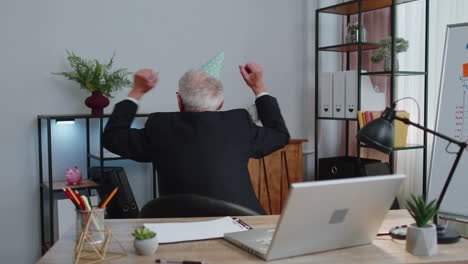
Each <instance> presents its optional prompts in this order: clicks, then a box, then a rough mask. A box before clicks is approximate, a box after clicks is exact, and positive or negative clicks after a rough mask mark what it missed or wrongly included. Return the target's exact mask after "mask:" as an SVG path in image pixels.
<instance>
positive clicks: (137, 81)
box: [103, 69, 159, 162]
mask: <svg viewBox="0 0 468 264" xmlns="http://www.w3.org/2000/svg"><path fill="white" fill-rule="evenodd" d="M158 80H159V74H158V73H157V72H155V71H153V70H150V69H143V70H139V71H138V72H136V73H135V76H134V86H133V89H132V90H131V91H130V93H129V94H128V97H129V98H128V99H127V100H124V101H122V102H120V103H118V104H116V105H115V108H114V111H113V112H112V115H111V117H110V118H109V121H108V122H107V125H106V128H105V130H104V134H103V145H104V147H105V148H107V149H108V150H110V151H112V152H113V153H115V154H118V155H120V156H122V157H125V158H128V159H133V160H136V161H141V162H149V161H151V149H150V146H151V136H150V133H151V132H150V131H151V130H150V128H149V127H148V126H147V125H148V124H150V123H151V122H148V121H149V120H148V121H147V122H146V126H145V128H143V129H135V128H130V126H131V124H132V121H133V118H134V117H135V114H136V111H137V108H138V105H137V102H138V100H140V99H141V97H142V96H143V95H144V94H145V93H147V92H148V91H150V90H151V89H153V87H154V86H155V85H156V84H157V82H158Z"/></svg>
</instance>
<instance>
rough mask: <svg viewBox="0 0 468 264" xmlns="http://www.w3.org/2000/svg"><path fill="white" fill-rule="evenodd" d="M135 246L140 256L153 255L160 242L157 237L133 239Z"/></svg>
mask: <svg viewBox="0 0 468 264" xmlns="http://www.w3.org/2000/svg"><path fill="white" fill-rule="evenodd" d="M133 246H134V247H135V252H136V253H137V255H140V256H151V255H153V254H154V253H155V252H156V250H157V249H158V247H159V242H158V238H157V237H153V238H151V239H143V240H138V239H135V240H134V241H133Z"/></svg>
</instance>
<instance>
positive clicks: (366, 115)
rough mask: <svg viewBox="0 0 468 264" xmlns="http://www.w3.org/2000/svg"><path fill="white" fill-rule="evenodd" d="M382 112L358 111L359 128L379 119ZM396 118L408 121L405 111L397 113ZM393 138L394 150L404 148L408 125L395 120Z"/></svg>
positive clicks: (407, 114)
mask: <svg viewBox="0 0 468 264" xmlns="http://www.w3.org/2000/svg"><path fill="white" fill-rule="evenodd" d="M382 113H383V111H358V122H359V127H360V128H363V127H364V126H365V125H366V124H367V123H369V122H370V121H372V120H374V119H377V118H379V117H380V116H381V115H382ZM396 115H397V116H399V117H402V118H407V119H409V113H408V112H405V111H397V113H396ZM394 122H395V131H394V133H395V137H394V139H395V140H394V143H393V146H394V147H395V148H401V147H405V146H406V138H407V136H408V125H406V124H405V123H403V122H401V121H398V120H395V121H394Z"/></svg>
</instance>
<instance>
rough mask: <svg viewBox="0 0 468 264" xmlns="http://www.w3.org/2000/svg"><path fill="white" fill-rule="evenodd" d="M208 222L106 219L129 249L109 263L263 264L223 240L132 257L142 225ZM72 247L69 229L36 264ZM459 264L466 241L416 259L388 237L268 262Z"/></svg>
mask: <svg viewBox="0 0 468 264" xmlns="http://www.w3.org/2000/svg"><path fill="white" fill-rule="evenodd" d="M241 218H242V219H243V220H244V221H245V222H247V223H248V224H250V225H251V226H252V227H254V228H260V227H272V226H274V225H275V224H276V222H277V220H278V216H277V215H276V216H248V217H241ZM208 219H212V218H188V219H187V218H186V219H181V218H179V219H128V220H127V219H123V220H109V221H108V223H109V226H110V227H111V229H112V231H113V232H114V234H116V236H117V238H118V239H119V240H120V241H121V242H122V243H123V244H124V246H125V247H126V248H127V249H128V256H127V257H125V258H120V259H115V260H113V261H112V262H111V263H154V261H155V259H157V258H166V259H180V260H182V259H185V260H204V261H207V262H208V263H209V264H224V263H266V262H265V261H263V260H262V259H260V258H258V257H256V256H254V255H251V254H249V253H247V252H246V251H244V250H242V249H240V248H238V247H237V246H235V245H233V244H231V243H229V242H227V241H225V240H224V239H213V240H205V241H198V242H187V243H177V244H166V245H160V247H159V249H158V250H157V251H156V254H155V255H154V256H150V257H140V256H136V255H135V252H134V249H133V239H132V236H131V235H130V233H131V232H132V231H133V229H134V228H135V227H136V226H138V225H141V224H142V223H145V222H146V223H148V222H169V221H171V222H175V221H179V222H182V221H200V220H208ZM411 222H413V220H412V219H411V218H410V217H409V215H408V213H407V212H406V211H405V210H396V211H390V212H389V214H388V215H387V217H386V219H385V221H384V223H383V225H382V227H381V230H380V232H388V230H389V229H390V228H391V227H393V226H396V225H402V224H408V223H411ZM317 239H320V238H317ZM74 244H75V243H74V232H73V229H72V230H70V231H69V232H67V233H66V234H65V235H64V236H63V237H62V238H61V239H60V240H59V241H58V242H57V243H55V245H54V246H53V247H52V248H51V249H50V250H49V251H48V252H47V253H46V254H45V255H44V256H43V257H42V258H41V259H40V260H39V261H38V263H57V264H63V263H72V261H73V247H74ZM462 261H463V262H464V263H466V262H468V241H466V240H461V241H460V242H459V243H456V244H452V245H439V253H438V254H437V255H435V256H431V257H416V256H413V255H411V254H409V253H407V252H406V250H405V242H404V241H401V240H392V239H391V238H389V237H386V236H383V237H378V238H376V239H375V240H374V241H373V243H372V244H369V245H364V246H357V247H351V248H346V249H339V250H332V251H326V252H322V253H315V254H309V255H306V256H300V257H294V258H289V259H282V260H276V261H270V262H268V263H431V262H432V263H435V262H439V263H440V262H443V263H449V262H458V263H461V262H462Z"/></svg>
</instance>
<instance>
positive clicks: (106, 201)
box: [99, 187, 119, 209]
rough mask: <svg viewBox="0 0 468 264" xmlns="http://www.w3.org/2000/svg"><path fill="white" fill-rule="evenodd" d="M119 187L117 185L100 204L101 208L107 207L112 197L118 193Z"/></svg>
mask: <svg viewBox="0 0 468 264" xmlns="http://www.w3.org/2000/svg"><path fill="white" fill-rule="evenodd" d="M118 189H119V187H116V188H115V189H114V190H113V191H112V192H111V193H110V194H109V196H107V198H106V200H105V201H104V202H103V203H102V204H101V205H100V206H99V209H102V208H105V207H106V206H107V204H108V203H109V202H110V200H111V199H112V197H114V195H115V194H116V193H117V190H118Z"/></svg>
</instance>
